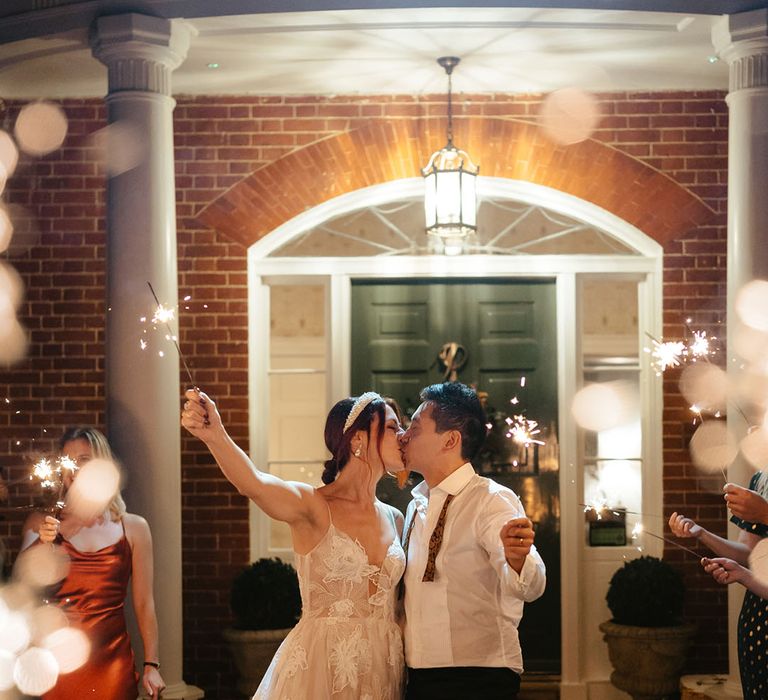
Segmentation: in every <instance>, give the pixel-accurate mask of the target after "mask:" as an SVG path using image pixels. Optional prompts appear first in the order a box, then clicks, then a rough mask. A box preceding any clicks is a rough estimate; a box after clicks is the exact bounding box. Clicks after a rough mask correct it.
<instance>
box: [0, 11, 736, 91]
mask: <svg viewBox="0 0 768 700" xmlns="http://www.w3.org/2000/svg"><path fill="white" fill-rule="evenodd" d="M713 20H714V17H713V16H712V15H699V14H684V13H670V12H636V11H617V10H591V9H589V10H585V9H578V10H577V9H567V10H564V9H551V8H550V9H525V8H474V9H469V8H441V9H436V8H420V9H418V8H410V9H362V10H341V11H337V10H334V11H321V12H285V13H261V14H248V15H229V16H221V17H204V18H195V19H188V20H176V21H187V22H189V23H190V24H191V25H192V26H193V27H194V29H195V30H196V32H197V36H195V37H194V38H193V40H192V45H191V48H190V51H189V56H188V58H187V60H186V61H185V62H184V64H183V65H182V66H181V67H180V68H178V69H177V70H176V72H175V73H174V78H173V87H174V93H175V94H199V95H223V94H249V93H250V94H261V95H269V94H280V95H285V94H294V95H296V94H325V95H328V94H387V93H392V94H422V93H442V92H444V91H445V87H446V81H445V75H444V74H443V72H442V69H441V68H440V67H439V66H437V64H436V63H435V59H436V58H437V57H438V56H442V55H446V54H452V55H457V56H460V57H461V58H462V63H461V65H460V66H459V67H458V68H457V69H456V72H455V74H454V91H456V92H466V93H478V92H482V93H488V92H512V93H520V92H547V91H551V90H554V89H557V88H561V87H578V88H582V89H586V90H593V91H624V90H628V91H635V90H675V89H685V90H707V89H726V88H727V85H728V70H727V66H726V65H725V64H724V63H723V62H722V61H715V60H714V59H713V58H712V57H713V54H714V49H713V47H712V43H711V39H710V32H711V23H712V21H713ZM713 61H714V62H713ZM214 65H217V66H218V67H215V68H214V67H210V66H214ZM106 89H107V81H106V69H105V68H104V67H103V66H102V65H101V64H99V63H98V62H97V61H96V60H95V59H94V58H92V57H91V54H90V49H89V47H88V42H87V30H86V29H73V30H71V31H69V32H67V33H63V34H56V35H49V36H46V37H42V38H30V39H24V40H22V41H16V42H11V43H5V44H0V97H3V98H6V99H7V98H22V99H32V98H39V97H47V98H63V97H96V96H103V95H104V94H105V93H106Z"/></svg>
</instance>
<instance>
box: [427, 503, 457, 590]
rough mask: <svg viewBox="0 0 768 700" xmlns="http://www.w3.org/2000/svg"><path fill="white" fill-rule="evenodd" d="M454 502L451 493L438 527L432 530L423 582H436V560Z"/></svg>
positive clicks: (442, 511)
mask: <svg viewBox="0 0 768 700" xmlns="http://www.w3.org/2000/svg"><path fill="white" fill-rule="evenodd" d="M452 500H453V494H452V493H449V494H448V496H447V497H446V499H445V503H443V509H442V510H441V511H440V517H438V519H437V525H435V529H434V530H432V536H431V537H430V538H429V558H428V559H427V568H426V569H424V576H423V577H422V579H421V580H422V581H434V580H435V559H437V555H438V554H439V552H440V545H441V544H442V543H443V531H444V530H445V515H446V513H447V512H448V504H449V503H450V502H451V501H452Z"/></svg>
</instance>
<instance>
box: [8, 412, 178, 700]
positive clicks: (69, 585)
mask: <svg viewBox="0 0 768 700" xmlns="http://www.w3.org/2000/svg"><path fill="white" fill-rule="evenodd" d="M59 446H60V448H61V452H62V456H66V457H68V458H69V459H70V460H72V463H73V464H74V465H76V466H77V468H82V467H83V465H84V464H86V463H87V462H88V461H90V460H91V459H93V458H101V459H105V460H109V461H110V462H113V461H114V457H113V455H112V450H111V449H110V447H109V443H108V442H107V439H106V437H104V435H103V434H102V433H101V432H99V431H98V430H96V429H95V428H90V427H80V428H71V429H69V430H67V432H65V433H64V435H63V436H62V437H61V440H60V441H59ZM76 478H77V473H76V471H75V472H74V474H73V475H72V476H68V477H67V478H66V481H65V483H64V493H65V494H66V491H67V490H68V489H69V487H70V486H71V485H72V483H73V480H74V479H76ZM51 543H53V544H57V545H59V546H60V547H61V548H62V549H63V551H64V552H66V554H67V555H68V556H69V559H70V566H69V572H68V573H67V575H66V577H65V578H64V579H63V580H62V581H61V582H60V583H59V584H57V586H56V589H55V593H54V595H53V596H52V601H53V602H55V603H56V604H57V605H59V606H60V607H61V608H62V609H63V610H64V611H65V612H66V613H67V616H68V618H69V620H70V623H71V624H72V625H74V626H76V627H78V628H80V629H82V630H83V631H84V632H85V633H86V634H87V635H88V637H89V639H90V642H91V651H90V656H89V658H88V661H87V662H86V663H85V665H84V666H81V667H80V668H79V669H77V670H76V671H73V672H71V673H66V674H63V675H61V676H59V680H58V682H57V684H56V685H55V686H54V688H53V689H52V690H50V691H49V692H48V693H46V694H45V695H44V696H43V698H44V700H73V699H74V698H85V697H92V698H99V700H135V699H136V697H137V696H138V688H137V683H138V680H139V679H138V674H137V673H136V671H135V668H134V657H133V652H132V650H131V643H130V640H129V638H128V632H127V630H126V626H125V616H124V606H125V598H126V595H127V590H128V583H129V581H130V582H131V593H132V595H133V606H134V610H135V612H136V619H137V621H138V625H139V631H140V633H141V637H142V641H143V643H144V658H145V661H144V664H143V677H142V686H143V688H144V690H145V691H146V692H147V693H148V694H149V696H150V697H153V698H157V697H159V696H160V694H161V693H162V691H163V689H164V688H165V683H164V682H163V679H162V676H161V675H160V663H159V659H158V627H157V617H156V615H155V602H154V595H153V592H152V579H153V563H152V536H151V533H150V530H149V526H148V524H147V521H146V520H144V518H142V517H140V516H138V515H133V514H131V513H127V512H126V508H125V503H124V501H123V499H122V497H121V496H120V493H119V492H118V493H116V494H115V496H114V497H113V498H112V501H111V503H109V506H108V508H107V509H106V511H105V512H104V513H102V514H101V515H100V516H99V517H96V518H91V519H83V518H82V517H81V516H79V515H78V514H77V513H76V512H72V510H71V509H70V508H69V507H67V506H65V507H64V508H63V510H62V511H61V516H60V519H58V518H55V517H53V515H46V514H45V513H40V512H35V513H33V514H32V515H30V517H29V518H28V519H27V522H26V523H25V526H24V536H23V541H22V547H21V548H22V550H24V549H26V548H27V547H30V546H43V545H50V544H51Z"/></svg>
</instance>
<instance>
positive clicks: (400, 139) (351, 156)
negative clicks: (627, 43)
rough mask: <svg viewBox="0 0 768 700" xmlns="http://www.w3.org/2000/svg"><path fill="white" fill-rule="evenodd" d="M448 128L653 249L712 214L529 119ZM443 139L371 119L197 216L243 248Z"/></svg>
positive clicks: (604, 153)
mask: <svg viewBox="0 0 768 700" xmlns="http://www.w3.org/2000/svg"><path fill="white" fill-rule="evenodd" d="M454 133H455V142H456V143H457V144H459V145H460V146H461V147H462V148H465V149H466V150H467V151H468V152H469V153H470V154H471V155H472V157H473V159H474V160H475V161H476V162H477V163H479V164H480V168H481V174H483V175H488V176H491V177H501V178H510V179H515V180H524V181H528V182H532V183H535V184H539V185H545V186H547V187H551V188H554V189H557V190H560V191H562V192H566V193H568V194H571V195H573V196H575V197H578V198H580V199H584V200H586V201H589V202H592V203H593V204H596V205H597V206H599V207H602V208H603V209H606V210H607V211H609V212H611V213H612V214H615V215H616V216H618V217H619V218H621V219H624V220H625V221H627V222H629V223H630V224H632V225H634V226H635V227H637V228H638V229H640V230H641V231H643V232H644V233H645V234H647V235H648V236H650V237H651V238H653V239H654V240H656V241H658V242H659V243H661V244H662V245H664V244H665V243H666V242H668V241H670V240H673V239H675V238H679V237H680V236H681V235H683V234H684V233H685V232H686V231H688V230H690V229H691V228H693V227H695V226H698V225H701V224H703V223H705V222H706V221H708V220H709V219H710V217H712V216H713V215H714V212H713V211H712V209H710V208H709V207H708V206H707V205H706V204H704V202H702V200H701V199H699V198H698V197H696V196H695V195H693V194H692V193H691V192H690V191H689V190H687V189H686V188H684V187H683V186H681V185H680V184H678V183H677V182H675V181H674V180H673V179H671V178H670V177H668V176H667V175H664V174H663V173H661V172H659V171H658V170H656V169H654V168H652V167H651V166H649V165H647V164H645V163H643V162H642V161H640V160H638V159H636V158H633V157H631V156H629V155H627V154H625V153H622V152H621V151H618V150H616V149H615V148H612V147H610V146H606V145H605V144H603V143H600V142H598V141H593V140H587V141H584V142H582V143H580V144H576V145H573V146H568V147H558V146H556V145H554V144H553V143H552V142H551V141H550V140H548V139H547V138H546V137H545V136H544V135H543V134H542V132H541V131H540V130H539V129H538V127H537V126H535V125H533V124H529V123H526V122H520V121H514V120H508V119H502V118H493V117H475V118H460V119H457V120H456V122H455V124H454ZM444 140H445V120H443V119H417V120H414V119H387V120H385V119H372V120H370V121H369V122H368V123H367V124H366V125H365V126H364V127H361V128H359V129H354V130H352V131H348V132H343V133H339V134H336V135H333V136H329V137H327V138H324V139H321V140H319V141H316V142H314V143H311V144H309V145H307V146H305V147H303V148H301V149H298V150H296V151H293V152H292V153H289V154H288V155H286V156H283V157H282V158H279V159H278V160H276V161H274V162H273V163H270V164H269V165H266V166H264V167H263V168H260V169H259V170H257V171H255V172H253V173H252V174H251V175H249V176H247V177H246V178H244V179H243V180H242V181H240V182H239V183H238V184H236V185H234V186H233V187H231V188H230V189H229V190H227V191H226V192H224V193H223V194H222V195H221V196H219V197H218V198H216V199H215V200H214V201H212V202H210V203H209V204H208V205H207V206H206V207H204V208H203V210H202V211H201V212H200V213H199V215H198V218H199V219H200V221H202V222H203V223H204V224H206V225H208V226H210V227H212V228H214V229H216V230H217V231H220V232H222V233H224V234H225V235H227V236H229V237H230V238H232V239H233V240H236V241H237V242H239V243H241V244H242V245H244V246H246V247H248V246H250V245H252V244H253V243H255V242H256V241H258V240H259V239H261V238H263V237H264V236H265V235H267V234H268V233H269V232H270V231H272V230H274V229H275V228H277V227H278V226H280V225H281V224H283V223H285V222H286V221H288V220H290V219H292V218H293V217H294V216H296V215H298V214H300V213H302V212H304V211H306V210H307V209H310V208H312V207H314V206H317V205H318V204H321V203H323V202H325V201H327V200H329V199H332V198H333V197H338V196H339V195H342V194H346V193H348V192H352V191H354V190H358V189H361V188H363V187H370V186H371V185H377V184H381V183H384V182H388V181H391V180H397V179H401V178H407V177H414V176H415V175H418V174H419V172H420V168H421V167H422V166H423V164H424V163H426V161H427V159H428V157H429V155H430V154H431V153H432V152H433V151H434V150H435V149H436V148H437V147H439V146H441V145H442V144H443V142H444Z"/></svg>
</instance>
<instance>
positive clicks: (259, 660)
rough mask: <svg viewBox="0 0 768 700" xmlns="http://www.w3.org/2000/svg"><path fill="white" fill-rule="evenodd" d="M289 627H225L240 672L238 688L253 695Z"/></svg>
mask: <svg viewBox="0 0 768 700" xmlns="http://www.w3.org/2000/svg"><path fill="white" fill-rule="evenodd" d="M290 631H291V630H290V628H289V629H283V630H236V629H225V630H224V639H225V640H226V641H227V642H228V643H229V648H230V650H231V651H232V656H233V658H234V660H235V666H237V670H238V672H239V674H240V678H239V679H238V682H237V689H238V690H239V691H240V692H241V693H243V695H245V696H247V697H249V698H250V697H252V696H253V694H254V693H255V692H256V688H258V687H259V683H261V679H262V678H263V677H264V674H265V673H266V671H267V668H268V667H269V664H270V662H271V661H272V657H273V656H274V655H275V652H276V651H277V648H278V647H279V646H280V644H281V643H282V641H283V640H284V639H285V638H286V636H288V633H289V632H290Z"/></svg>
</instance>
